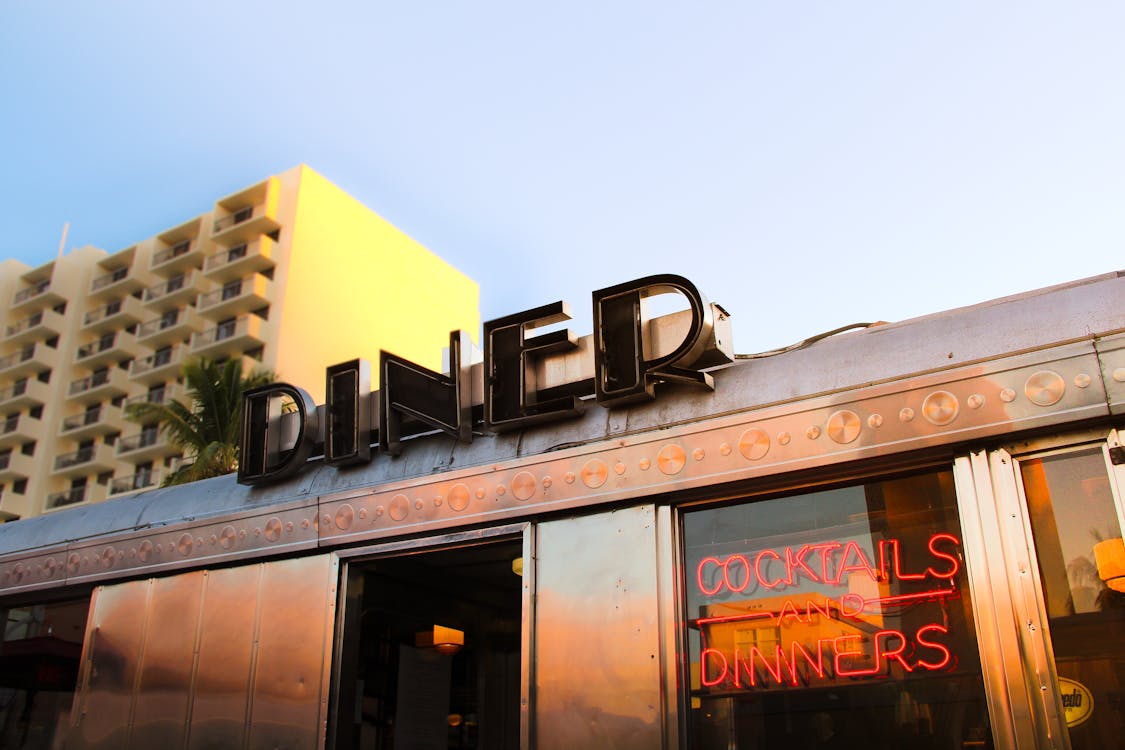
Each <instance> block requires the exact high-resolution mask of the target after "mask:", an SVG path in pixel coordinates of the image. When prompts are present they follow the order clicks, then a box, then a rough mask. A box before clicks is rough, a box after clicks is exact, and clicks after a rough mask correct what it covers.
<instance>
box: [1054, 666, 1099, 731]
mask: <svg viewBox="0 0 1125 750" xmlns="http://www.w3.org/2000/svg"><path fill="white" fill-rule="evenodd" d="M1059 692H1060V693H1061V694H1062V704H1063V715H1064V716H1065V717H1066V725H1067V726H1068V727H1076V726H1078V725H1079V724H1081V723H1082V722H1084V721H1086V719H1089V718H1090V717H1091V716H1092V715H1093V713H1094V696H1093V695H1091V694H1090V691H1089V690H1087V689H1086V686H1085V685H1083V684H1082V683H1081V682H1078V681H1076V680H1068V679H1067V678H1065V677H1060V678H1059Z"/></svg>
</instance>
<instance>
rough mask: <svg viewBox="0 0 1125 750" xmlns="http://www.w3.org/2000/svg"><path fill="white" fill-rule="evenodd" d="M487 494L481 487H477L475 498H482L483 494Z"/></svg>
mask: <svg viewBox="0 0 1125 750" xmlns="http://www.w3.org/2000/svg"><path fill="white" fill-rule="evenodd" d="M486 494H488V493H486V492H485V491H484V488H483V487H478V488H477V500H484V496H485V495H486Z"/></svg>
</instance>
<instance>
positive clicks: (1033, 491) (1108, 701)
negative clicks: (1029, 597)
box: [1016, 443, 1125, 750]
mask: <svg viewBox="0 0 1125 750" xmlns="http://www.w3.org/2000/svg"><path fill="white" fill-rule="evenodd" d="M1112 455H1113V454H1112V453H1111V451H1110V446H1109V445H1107V444H1105V443H1095V444H1091V445H1086V446H1080V447H1076V448H1070V449H1065V450H1061V451H1050V452H1045V453H1042V454H1031V455H1028V456H1023V457H1020V458H1018V459H1017V461H1016V468H1017V471H1018V479H1019V488H1020V490H1021V493H1020V494H1021V497H1022V500H1023V508H1024V511H1025V514H1026V515H1025V518H1024V520H1025V523H1026V527H1027V531H1028V532H1029V533H1030V536H1031V541H1032V543H1033V545H1034V557H1035V560H1036V563H1037V565H1036V568H1037V570H1036V572H1037V573H1038V590H1037V594H1038V596H1039V597H1040V601H1039V607H1040V608H1041V612H1042V613H1043V614H1045V615H1046V628H1045V629H1044V631H1045V632H1044V637H1045V639H1046V640H1047V644H1046V651H1047V653H1048V655H1049V657H1048V658H1049V659H1051V664H1052V666H1053V667H1054V676H1055V684H1056V686H1057V700H1056V701H1055V705H1054V709H1055V711H1056V712H1061V714H1060V716H1059V724H1060V725H1062V726H1064V727H1065V730H1064V732H1065V734H1066V735H1067V736H1068V738H1069V742H1070V747H1071V748H1073V750H1087V749H1090V750H1093V749H1094V748H1106V747H1117V746H1119V745H1118V743H1120V742H1121V741H1122V737H1125V546H1123V544H1122V521H1121V495H1120V491H1119V487H1118V486H1117V482H1116V478H1115V476H1114V474H1115V473H1116V469H1115V467H1114V464H1113V460H1112ZM1047 705H1048V706H1049V705H1050V703H1048V704H1047Z"/></svg>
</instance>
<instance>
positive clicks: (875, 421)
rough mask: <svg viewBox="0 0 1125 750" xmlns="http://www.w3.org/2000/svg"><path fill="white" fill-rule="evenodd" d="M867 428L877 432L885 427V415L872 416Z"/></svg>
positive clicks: (869, 418) (868, 420) (868, 419)
mask: <svg viewBox="0 0 1125 750" xmlns="http://www.w3.org/2000/svg"><path fill="white" fill-rule="evenodd" d="M867 426H868V427H870V428H871V429H873V430H877V429H879V428H880V427H882V426H883V415H882V414H872V415H871V416H869V417H868V418H867Z"/></svg>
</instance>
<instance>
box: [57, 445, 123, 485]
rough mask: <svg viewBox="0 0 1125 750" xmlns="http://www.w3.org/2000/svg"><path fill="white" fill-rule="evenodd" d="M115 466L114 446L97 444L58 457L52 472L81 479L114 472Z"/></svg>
mask: <svg viewBox="0 0 1125 750" xmlns="http://www.w3.org/2000/svg"><path fill="white" fill-rule="evenodd" d="M115 465H116V464H115V463H114V458H113V446H110V445H106V444H105V443H97V444H96V445H90V446H87V447H85V448H79V449H78V450H76V451H74V452H72V453H64V454H62V455H61V456H56V457H55V463H54V464H53V465H52V468H51V471H52V473H54V474H59V475H61V476H64V477H80V476H86V475H87V474H101V473H102V472H103V471H112V470H113V467H114V466H115Z"/></svg>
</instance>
